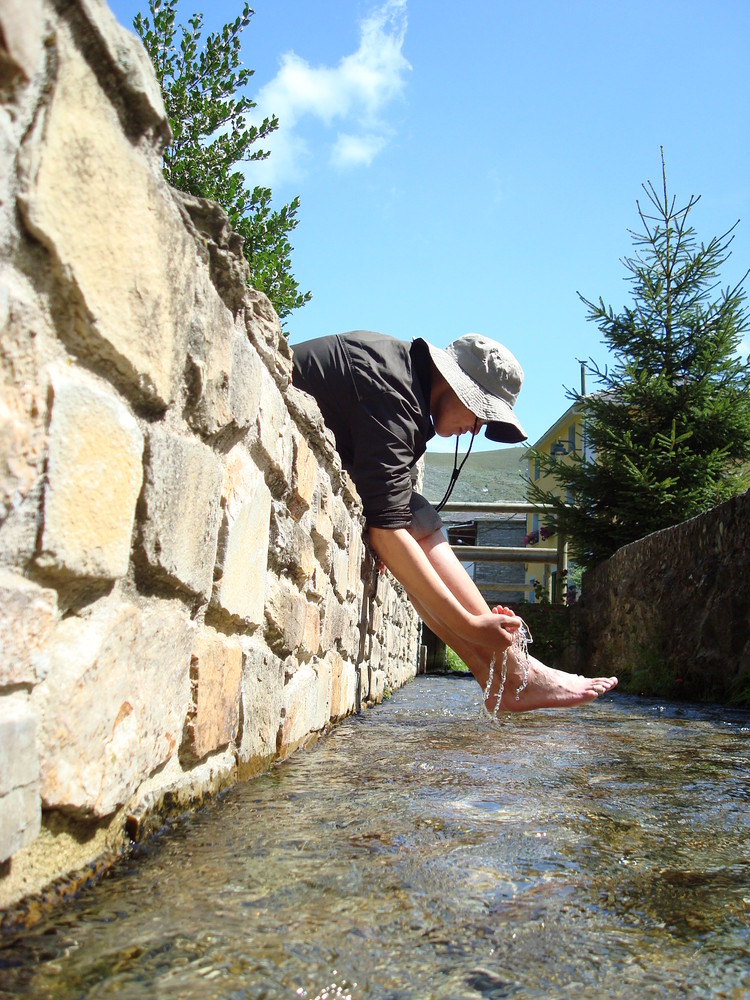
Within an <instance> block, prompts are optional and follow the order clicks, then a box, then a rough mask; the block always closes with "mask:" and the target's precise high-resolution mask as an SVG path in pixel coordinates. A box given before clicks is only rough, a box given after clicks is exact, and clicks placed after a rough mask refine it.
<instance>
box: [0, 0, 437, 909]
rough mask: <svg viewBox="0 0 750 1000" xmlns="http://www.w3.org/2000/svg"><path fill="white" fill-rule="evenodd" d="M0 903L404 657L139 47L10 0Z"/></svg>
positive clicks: (1, 462) (350, 700) (221, 218)
mask: <svg viewBox="0 0 750 1000" xmlns="http://www.w3.org/2000/svg"><path fill="white" fill-rule="evenodd" d="M0 92H1V93H2V98H3V107H2V111H0V442H1V448H0V455H1V457H0V907H8V906H10V905H12V904H15V903H16V902H17V901H18V900H20V899H23V898H24V897H27V896H29V894H31V893H35V892H37V891H39V890H40V889H42V888H43V887H45V886H47V885H49V884H51V883H53V882H54V881H55V880H56V879H58V878H59V877H60V876H63V875H65V874H67V873H70V872H72V871H73V870H75V869H80V868H81V867H83V866H86V865H89V864H91V863H94V862H96V861H97V859H99V858H101V857H102V856H103V855H105V854H106V853H107V852H109V851H116V850H117V849H118V848H119V847H120V846H121V845H122V844H123V843H124V838H125V831H126V829H127V830H128V831H129V832H130V834H131V835H134V836H136V835H138V832H139V831H142V830H143V828H144V826H146V825H147V820H148V817H149V816H153V815H160V814H163V809H164V808H165V803H171V804H172V806H173V807H174V806H177V807H178V808H184V807H186V806H188V805H189V804H190V803H192V802H195V801H197V800H200V799H201V797H202V796H204V795H205V794H210V793H211V792H214V791H216V790H217V789H218V788H220V787H222V786H224V785H226V784H228V783H230V782H231V781H234V780H237V779H239V778H242V777H244V776H248V775H251V774H253V773H255V772H257V771H259V770H261V769H262V768H264V767H266V766H267V765H268V764H269V762H271V761H272V760H274V759H276V758H278V757H280V756H281V757H283V756H285V755H287V754H288V753H290V752H292V751H293V750H294V749H295V748H296V747H298V746H299V745H300V744H301V743H302V742H303V741H304V740H305V739H306V738H307V737H308V736H309V734H311V733H313V732H315V731H319V730H322V729H323V728H324V727H325V726H326V725H327V724H329V722H330V721H331V720H335V719H338V718H340V717H341V716H344V715H346V714H347V713H349V712H352V711H353V710H355V709H358V708H359V707H360V706H361V705H365V704H367V703H373V702H377V701H379V700H380V699H381V698H382V697H383V695H384V693H385V691H386V690H387V689H388V688H396V687H398V686H399V685H401V684H402V683H404V681H406V680H407V679H408V678H409V677H411V676H412V675H413V674H414V673H415V672H416V666H417V656H418V625H417V620H416V617H415V615H414V613H413V611H412V610H411V607H410V605H409V604H408V602H407V601H406V600H405V597H404V595H403V593H402V592H401V591H400V589H399V588H398V585H396V584H394V583H393V581H392V580H391V578H389V577H386V576H379V575H378V574H377V573H376V572H375V571H374V567H373V563H372V560H371V558H370V557H369V555H368V553H367V551H366V548H365V545H364V544H363V539H362V518H361V506H360V503H359V499H358V497H357V495H356V492H355V491H354V489H353V486H352V484H351V482H350V480H349V479H348V477H347V476H346V475H345V474H344V473H343V472H342V470H341V466H340V463H339V461H338V458H337V456H336V454H335V451H334V449H333V442H332V438H331V436H330V434H329V432H328V431H327V430H326V429H325V428H324V426H323V423H322V420H321V417H320V413H319V411H318V409H317V406H316V405H315V404H314V403H313V402H312V401H311V400H310V399H309V397H306V396H305V395H304V394H302V393H299V392H297V391H296V390H295V389H294V388H293V387H292V386H291V384H290V373H291V357H290V352H289V348H288V346H287V343H286V341H285V339H284V338H283V336H282V335H281V330H280V326H279V322H278V318H277V317H276V315H275V314H274V312H273V309H272V308H271V306H270V304H269V302H268V300H267V299H266V298H265V297H264V296H263V295H262V294H260V293H258V292H256V291H254V290H253V289H251V288H249V287H248V285H247V270H246V265H245V262H244V261H243V259H242V257H241V255H240V245H239V240H238V238H237V237H236V236H235V235H234V234H233V233H232V232H231V230H230V229H229V226H228V223H227V219H226V216H225V215H224V214H223V212H222V211H221V210H220V209H218V208H217V207H216V206H214V205H212V204H210V203H207V202H204V201H201V200H199V199H195V198H192V197H187V196H184V195H181V194H179V193H177V192H176V191H173V190H171V189H170V188H169V187H168V186H167V184H166V183H165V181H164V179H163V177H162V174H161V165H160V154H161V150H162V148H163V146H164V143H165V142H166V141H167V140H168V137H169V129H168V124H167V119H166V116H165V112H164V107H163V104H162V99H161V95H160V92H159V87H158V84H157V82H156V79H155V77H154V75H153V72H152V69H151V65H150V62H149V60H148V57H147V56H146V54H145V51H144V50H143V48H142V46H141V44H140V42H139V41H138V39H137V38H136V37H135V36H134V35H132V34H131V33H130V32H127V31H125V30H124V29H122V28H121V27H120V26H119V25H118V24H117V23H116V21H115V19H114V17H113V16H112V14H111V12H110V11H109V9H108V8H107V6H106V5H105V4H104V3H102V2H100V0H58V2H51V0H3V3H2V6H0Z"/></svg>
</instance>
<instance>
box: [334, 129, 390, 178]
mask: <svg viewBox="0 0 750 1000" xmlns="http://www.w3.org/2000/svg"><path fill="white" fill-rule="evenodd" d="M386 141H387V140H386V138H385V136H382V135H372V134H371V135H339V137H338V138H337V140H336V143H335V145H334V147H333V150H332V152H331V163H332V164H333V165H334V167H338V168H340V169H342V170H345V169H346V168H347V167H360V166H365V167H369V165H370V164H371V163H372V161H373V160H374V159H375V157H376V156H377V155H378V153H379V152H380V150H381V149H382V148H383V146H385V144H386Z"/></svg>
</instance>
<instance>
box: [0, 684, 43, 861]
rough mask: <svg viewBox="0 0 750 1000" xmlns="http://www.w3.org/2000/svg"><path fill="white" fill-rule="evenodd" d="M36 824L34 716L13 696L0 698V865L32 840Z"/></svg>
mask: <svg viewBox="0 0 750 1000" xmlns="http://www.w3.org/2000/svg"><path fill="white" fill-rule="evenodd" d="M40 824H41V801H40V798H39V757H38V754H37V746H36V717H35V715H34V713H33V711H32V709H31V707H30V705H29V702H28V698H27V696H26V695H25V694H21V693H17V694H13V695H8V696H7V697H4V698H0V862H2V861H5V860H7V858H9V857H10V856H11V855H12V854H15V852H16V851H17V850H19V848H21V847H25V846H26V845H27V844H30V843H31V842H32V841H33V840H35V839H36V837H37V835H38V833H39V829H40Z"/></svg>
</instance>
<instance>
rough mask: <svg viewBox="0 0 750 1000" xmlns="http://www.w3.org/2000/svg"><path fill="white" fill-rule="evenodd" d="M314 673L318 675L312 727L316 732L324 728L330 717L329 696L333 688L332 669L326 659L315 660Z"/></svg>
mask: <svg viewBox="0 0 750 1000" xmlns="http://www.w3.org/2000/svg"><path fill="white" fill-rule="evenodd" d="M315 673H316V674H317V675H318V683H317V701H316V705H315V715H314V718H313V720H312V729H313V730H315V731H316V732H317V731H319V730H321V729H325V727H326V726H327V725H328V722H329V720H330V718H331V696H332V688H333V676H332V675H333V671H332V668H331V664H330V663H329V662H328V660H316V661H315Z"/></svg>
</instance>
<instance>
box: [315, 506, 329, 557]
mask: <svg viewBox="0 0 750 1000" xmlns="http://www.w3.org/2000/svg"><path fill="white" fill-rule="evenodd" d="M311 537H312V540H313V545H314V546H315V554H316V556H317V557H318V559H319V560H320V562H321V563H322V564H323V565H324V566H327V567H329V568H330V565H331V559H332V552H331V543H332V541H333V521H332V520H331V515H330V514H329V513H328V511H327V510H326V509H325V507H324V506H322V505H321V507H320V510H319V511H317V512H316V513H315V515H314V517H313V522H312V531H311Z"/></svg>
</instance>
